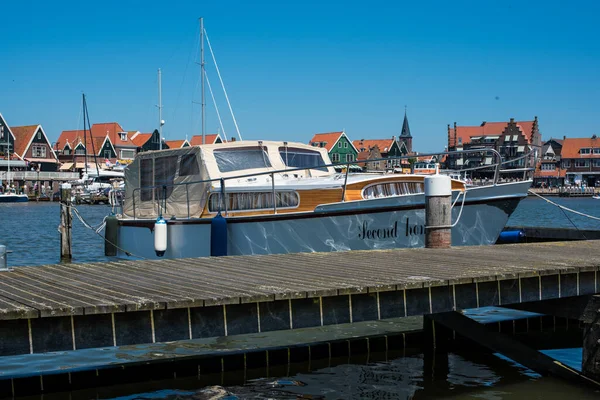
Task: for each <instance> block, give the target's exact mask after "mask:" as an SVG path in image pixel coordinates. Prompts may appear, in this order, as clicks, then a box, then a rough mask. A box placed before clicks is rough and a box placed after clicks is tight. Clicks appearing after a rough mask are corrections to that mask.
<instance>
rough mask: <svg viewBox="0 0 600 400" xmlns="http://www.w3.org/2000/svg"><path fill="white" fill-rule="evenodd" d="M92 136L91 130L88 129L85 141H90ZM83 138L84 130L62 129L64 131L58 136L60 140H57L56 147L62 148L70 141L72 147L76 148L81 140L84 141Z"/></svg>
mask: <svg viewBox="0 0 600 400" xmlns="http://www.w3.org/2000/svg"><path fill="white" fill-rule="evenodd" d="M91 138H92V136H91V134H90V131H87V133H86V140H85V141H90V140H91ZM83 139H84V138H83V130H75V131H62V133H61V134H60V136H59V137H58V140H57V141H56V148H57V149H60V150H62V149H64V148H65V146H66V144H67V143H69V146H71V149H74V148H75V146H77V145H78V144H79V142H84V140H83Z"/></svg>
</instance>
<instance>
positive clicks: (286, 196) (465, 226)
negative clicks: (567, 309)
mask: <svg viewBox="0 0 600 400" xmlns="http://www.w3.org/2000/svg"><path fill="white" fill-rule="evenodd" d="M478 151H479V152H481V150H478ZM492 152H493V150H492ZM494 153H495V152H494ZM495 155H496V156H497V158H498V160H497V162H496V163H495V164H493V165H486V166H484V167H483V168H487V169H488V170H490V169H491V170H492V171H495V174H494V178H493V179H492V180H490V183H489V184H487V185H485V186H467V185H466V183H465V182H464V181H461V180H457V179H452V180H451V184H452V197H453V208H452V218H453V223H456V225H455V226H454V227H453V228H452V245H453V246H469V245H470V246H472V245H490V244H494V243H495V242H496V240H497V238H498V236H499V234H500V232H501V231H502V229H503V228H504V226H505V225H506V222H507V220H508V218H509V217H510V215H511V214H512V212H513V211H514V210H515V208H516V207H517V205H518V204H519V202H520V201H521V200H522V199H523V198H525V197H526V196H527V191H528V189H529V188H530V186H531V183H532V181H531V180H529V179H524V180H521V181H514V182H507V183H499V171H500V163H501V159H500V156H499V154H498V153H495ZM336 167H338V168H339V167H342V168H343V169H342V173H338V172H336V171H335V169H334V166H333V165H331V163H330V160H329V157H328V155H327V152H326V150H325V149H324V148H316V147H312V146H308V145H305V144H300V143H287V142H268V141H264V142H263V141H243V142H242V141H238V142H229V143H223V144H216V145H202V146H192V147H187V148H183V149H173V150H161V151H150V152H143V153H139V154H138V155H137V157H136V159H135V161H134V162H133V163H132V164H131V165H130V166H129V167H128V168H127V169H126V173H125V195H124V198H123V211H122V213H121V214H120V215H118V221H117V223H116V224H115V228H114V229H116V233H115V232H109V229H107V235H113V236H111V237H113V238H116V243H115V244H117V246H118V248H119V249H120V250H119V252H118V256H120V257H125V258H127V257H130V255H131V256H138V257H144V258H158V256H157V253H158V254H160V253H161V252H162V257H165V258H184V257H203V256H210V255H211V254H212V255H215V254H214V248H215V246H220V248H221V254H228V255H251V254H275V253H294V252H328V251H345V250H368V249H393V248H402V247H423V246H424V239H425V196H424V179H425V175H415V174H386V173H380V174H373V173H350V172H349V167H350V164H348V165H346V166H344V165H336ZM461 209H462V210H461ZM461 211H462V212H461ZM157 219H158V222H157ZM161 221H162V222H161ZM159 222H160V224H161V225H162V224H163V223H164V224H165V225H164V227H163V226H160V227H158V225H157V224H158V223H159ZM216 222H218V223H219V226H217V225H216ZM156 227H158V228H156ZM163 228H164V230H163ZM111 229H113V228H111ZM157 229H160V230H157ZM216 232H221V233H218V234H217V233H216ZM115 234H116V236H114V235H115ZM159 236H160V237H159ZM163 236H164V237H163ZM155 239H156V240H158V241H164V247H165V249H164V252H163V251H162V250H161V251H160V252H158V251H155V250H156V249H155ZM219 241H220V242H221V243H217V242H219ZM161 246H162V245H161ZM211 247H212V250H211ZM125 252H127V253H125Z"/></svg>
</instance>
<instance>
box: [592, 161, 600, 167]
mask: <svg viewBox="0 0 600 400" xmlns="http://www.w3.org/2000/svg"><path fill="white" fill-rule="evenodd" d="M592 163H593V164H592V166H593V167H594V168H600V160H594V161H592Z"/></svg>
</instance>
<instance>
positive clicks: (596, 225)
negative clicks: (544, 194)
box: [507, 197, 600, 229]
mask: <svg viewBox="0 0 600 400" xmlns="http://www.w3.org/2000/svg"><path fill="white" fill-rule="evenodd" d="M549 199H550V200H551V201H553V202H554V203H557V204H560V205H562V206H564V207H568V208H570V209H573V210H576V211H579V212H582V213H584V214H588V215H592V216H594V217H598V218H600V200H594V199H592V198H590V197H549ZM565 214H566V215H565ZM571 221H572V222H571ZM573 224H575V226H576V227H577V228H579V229H600V221H597V220H593V219H590V218H587V217H584V216H581V215H577V214H574V213H571V212H568V211H564V212H563V211H562V210H561V209H560V208H558V207H556V206H554V205H551V204H549V203H547V202H546V201H545V200H542V199H540V198H537V197H528V198H526V199H525V200H523V201H521V202H520V203H519V206H518V207H517V209H516V210H515V212H514V213H513V215H511V217H510V218H509V220H508V223H507V225H508V226H545V227H553V228H573V227H574V225H573Z"/></svg>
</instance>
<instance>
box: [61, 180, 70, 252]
mask: <svg viewBox="0 0 600 400" xmlns="http://www.w3.org/2000/svg"><path fill="white" fill-rule="evenodd" d="M72 227H73V224H72V214H71V185H70V184H69V183H63V184H62V185H61V186H60V260H61V261H63V262H70V261H71V259H72V258H73V252H72V237H71V229H72Z"/></svg>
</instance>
